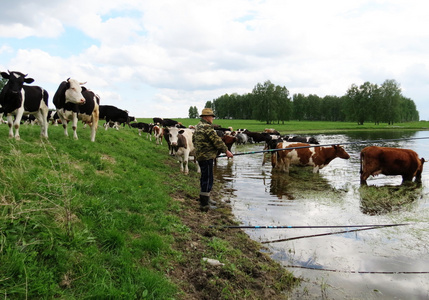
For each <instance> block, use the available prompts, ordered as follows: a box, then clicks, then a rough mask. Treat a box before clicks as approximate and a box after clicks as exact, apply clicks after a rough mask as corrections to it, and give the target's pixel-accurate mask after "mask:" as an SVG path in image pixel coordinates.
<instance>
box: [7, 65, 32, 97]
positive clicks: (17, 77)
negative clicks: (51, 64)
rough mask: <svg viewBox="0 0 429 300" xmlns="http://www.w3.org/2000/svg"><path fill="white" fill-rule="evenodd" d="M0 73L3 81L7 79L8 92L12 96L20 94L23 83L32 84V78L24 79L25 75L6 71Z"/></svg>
mask: <svg viewBox="0 0 429 300" xmlns="http://www.w3.org/2000/svg"><path fill="white" fill-rule="evenodd" d="M7 72H8V73H6V72H1V76H2V77H3V78H5V79H8V80H9V81H8V83H7V85H8V89H9V90H8V91H9V92H11V93H13V94H18V93H21V90H22V87H23V86H24V83H32V82H34V79H33V78H25V77H26V76H27V74H22V73H21V72H16V71H12V72H11V71H9V70H8V71H7Z"/></svg>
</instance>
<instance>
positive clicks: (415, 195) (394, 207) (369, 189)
mask: <svg viewBox="0 0 429 300" xmlns="http://www.w3.org/2000/svg"><path fill="white" fill-rule="evenodd" d="M359 194H360V209H361V211H362V212H363V213H364V214H368V215H381V214H387V213H390V212H392V211H399V210H401V209H402V210H411V209H412V208H414V207H412V206H411V205H412V204H413V203H416V201H417V200H419V199H421V198H423V188H422V185H421V184H418V183H414V182H409V183H406V184H402V185H400V186H361V187H360V188H359Z"/></svg>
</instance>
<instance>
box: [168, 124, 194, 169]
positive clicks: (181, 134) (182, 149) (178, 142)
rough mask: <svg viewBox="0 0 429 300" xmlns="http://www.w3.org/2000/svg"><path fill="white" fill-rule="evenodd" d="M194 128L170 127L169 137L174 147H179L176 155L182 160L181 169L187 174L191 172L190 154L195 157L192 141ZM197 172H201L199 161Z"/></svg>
mask: <svg viewBox="0 0 429 300" xmlns="http://www.w3.org/2000/svg"><path fill="white" fill-rule="evenodd" d="M194 131H195V130H194V129H189V128H177V127H168V132H169V133H168V137H169V141H170V144H171V146H172V147H177V151H176V156H177V158H178V159H179V162H180V171H181V172H184V173H185V174H188V173H189V169H188V161H189V156H194V157H195V148H194V143H193V142H192V135H193V134H194ZM197 172H198V173H200V172H201V170H200V166H199V164H198V163H197Z"/></svg>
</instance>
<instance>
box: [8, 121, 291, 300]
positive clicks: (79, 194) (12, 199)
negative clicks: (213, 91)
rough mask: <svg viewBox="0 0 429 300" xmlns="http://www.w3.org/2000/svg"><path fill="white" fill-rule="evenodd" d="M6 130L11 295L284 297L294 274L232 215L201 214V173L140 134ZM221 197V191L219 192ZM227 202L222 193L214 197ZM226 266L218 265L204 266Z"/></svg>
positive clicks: (33, 128) (31, 128)
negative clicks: (186, 170)
mask: <svg viewBox="0 0 429 300" xmlns="http://www.w3.org/2000/svg"><path fill="white" fill-rule="evenodd" d="M39 132H40V127H39V126H29V125H28V126H22V127H21V131H20V133H21V140H19V141H16V140H14V139H8V138H7V135H8V127H7V125H0V136H3V141H2V143H0V200H1V201H0V266H1V268H0V294H1V295H2V297H4V299H54V298H59V299H263V298H264V294H266V295H269V296H270V299H283V298H284V294H283V291H285V290H288V289H289V288H290V287H291V286H292V285H293V284H294V282H295V279H294V278H293V276H292V275H291V274H290V273H288V272H287V271H286V270H284V269H283V268H281V267H280V266H279V265H278V264H276V263H274V262H273V261H272V260H270V259H268V256H266V255H264V254H262V253H260V251H259V250H260V245H258V244H257V243H255V242H253V241H251V240H250V239H249V238H248V237H247V235H245V234H244V233H243V232H240V231H237V232H235V233H234V234H233V235H231V234H230V233H229V232H227V231H222V230H218V229H211V228H210V225H224V224H234V220H233V217H232V216H231V212H230V209H229V208H228V207H222V206H221V207H220V208H219V209H218V210H217V211H213V212H209V213H207V214H205V213H201V212H200V211H199V209H198V207H199V206H198V202H197V201H195V200H196V199H197V196H198V194H199V187H198V186H199V185H198V181H199V175H198V174H197V173H196V172H195V170H196V168H195V165H194V164H191V166H190V171H191V172H190V174H189V175H188V176H185V175H183V174H181V173H180V171H179V166H178V164H177V161H176V160H175V159H174V158H173V157H170V156H169V155H168V154H167V152H168V150H167V146H166V145H165V143H164V145H156V144H155V142H154V141H152V142H151V141H149V140H147V139H146V136H145V135H144V136H138V134H137V130H135V129H130V128H122V129H121V130H119V131H116V130H112V129H110V130H108V131H105V130H104V129H102V128H99V130H98V133H97V137H96V142H95V143H92V142H90V141H89V135H90V131H89V129H82V125H81V124H79V128H78V135H79V140H77V141H76V140H73V139H72V138H71V137H69V138H66V137H65V136H64V134H63V129H62V127H60V126H58V127H54V126H51V127H50V128H49V140H47V141H46V140H41V139H40V137H39ZM217 189H218V187H217ZM214 194H215V195H214V196H216V193H214ZM203 257H208V258H212V259H217V260H220V261H222V263H224V264H225V265H224V266H223V267H219V266H217V267H214V266H211V265H209V264H207V263H205V262H204V261H203V260H202V258H203Z"/></svg>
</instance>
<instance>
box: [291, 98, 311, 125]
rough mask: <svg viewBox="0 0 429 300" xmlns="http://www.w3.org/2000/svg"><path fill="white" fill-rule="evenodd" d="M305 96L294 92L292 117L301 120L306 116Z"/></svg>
mask: <svg viewBox="0 0 429 300" xmlns="http://www.w3.org/2000/svg"><path fill="white" fill-rule="evenodd" d="M307 107H308V105H307V97H305V95H304V94H294V95H293V102H292V119H294V120H298V121H302V120H305V118H306V108H307Z"/></svg>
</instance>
